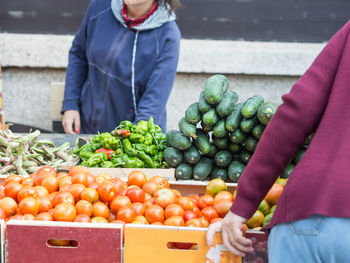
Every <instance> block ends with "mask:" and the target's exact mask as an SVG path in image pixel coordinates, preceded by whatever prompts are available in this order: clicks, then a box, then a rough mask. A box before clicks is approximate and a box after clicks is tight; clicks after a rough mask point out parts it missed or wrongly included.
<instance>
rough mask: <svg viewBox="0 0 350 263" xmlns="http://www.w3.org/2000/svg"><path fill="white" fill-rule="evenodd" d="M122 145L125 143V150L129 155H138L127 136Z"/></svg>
mask: <svg viewBox="0 0 350 263" xmlns="http://www.w3.org/2000/svg"><path fill="white" fill-rule="evenodd" d="M122 145H123V149H124V152H125V153H126V154H127V155H129V156H136V154H137V153H136V151H135V149H134V148H132V146H131V143H130V141H129V139H126V138H125V139H124V140H123V141H122Z"/></svg>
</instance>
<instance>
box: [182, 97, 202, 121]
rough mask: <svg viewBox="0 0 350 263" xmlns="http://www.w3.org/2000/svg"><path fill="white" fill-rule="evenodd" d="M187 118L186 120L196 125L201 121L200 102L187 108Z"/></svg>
mask: <svg viewBox="0 0 350 263" xmlns="http://www.w3.org/2000/svg"><path fill="white" fill-rule="evenodd" d="M185 118H186V120H187V121H188V122H189V123H191V124H194V125H196V124H197V123H198V122H200V120H201V112H200V110H199V106H198V102H196V103H193V104H191V105H190V106H188V107H187V109H186V112H185Z"/></svg>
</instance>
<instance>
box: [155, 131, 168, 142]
mask: <svg viewBox="0 0 350 263" xmlns="http://www.w3.org/2000/svg"><path fill="white" fill-rule="evenodd" d="M154 139H155V140H156V141H157V142H160V141H163V140H166V134H165V133H162V132H158V133H155V134H154Z"/></svg>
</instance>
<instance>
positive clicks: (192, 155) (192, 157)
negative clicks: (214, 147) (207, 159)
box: [184, 145, 201, 164]
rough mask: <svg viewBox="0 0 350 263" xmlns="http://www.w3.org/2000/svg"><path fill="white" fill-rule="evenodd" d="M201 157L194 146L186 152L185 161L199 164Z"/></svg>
mask: <svg viewBox="0 0 350 263" xmlns="http://www.w3.org/2000/svg"><path fill="white" fill-rule="evenodd" d="M200 158H201V155H200V153H199V151H198V150H197V148H196V147H194V146H193V145H192V146H191V147H190V148H188V149H187V150H186V151H184V160H185V162H187V163H189V164H196V163H198V162H199V160H200Z"/></svg>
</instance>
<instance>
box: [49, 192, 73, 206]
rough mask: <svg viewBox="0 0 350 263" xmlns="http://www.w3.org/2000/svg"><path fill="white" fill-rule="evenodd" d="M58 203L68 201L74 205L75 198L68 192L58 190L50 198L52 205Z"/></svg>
mask: <svg viewBox="0 0 350 263" xmlns="http://www.w3.org/2000/svg"><path fill="white" fill-rule="evenodd" d="M60 203H68V204H71V205H73V206H74V204H75V200H74V197H73V195H72V194H71V193H69V192H59V193H57V194H56V195H55V196H54V198H53V199H52V205H53V206H54V207H56V206H57V205H58V204H60Z"/></svg>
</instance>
